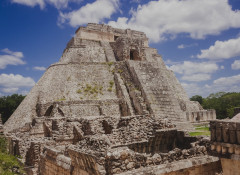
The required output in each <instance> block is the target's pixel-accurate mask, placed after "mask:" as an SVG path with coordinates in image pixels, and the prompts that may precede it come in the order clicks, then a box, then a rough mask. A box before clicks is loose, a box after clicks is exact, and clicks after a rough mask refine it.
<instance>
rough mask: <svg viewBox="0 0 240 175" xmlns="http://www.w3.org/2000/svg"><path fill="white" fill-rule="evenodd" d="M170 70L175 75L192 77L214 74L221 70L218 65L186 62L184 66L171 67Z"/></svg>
mask: <svg viewBox="0 0 240 175" xmlns="http://www.w3.org/2000/svg"><path fill="white" fill-rule="evenodd" d="M170 69H171V70H173V71H174V72H175V73H179V74H185V75H192V74H197V73H213V72H215V71H217V70H218V69H219V68H218V65H217V64H216V63H209V62H202V63H197V62H191V61H184V62H183V63H182V64H176V65H172V66H170Z"/></svg>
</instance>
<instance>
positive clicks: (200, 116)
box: [186, 110, 216, 122]
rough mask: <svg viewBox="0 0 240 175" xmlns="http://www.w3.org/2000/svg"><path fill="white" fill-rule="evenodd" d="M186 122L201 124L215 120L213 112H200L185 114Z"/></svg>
mask: <svg viewBox="0 0 240 175" xmlns="http://www.w3.org/2000/svg"><path fill="white" fill-rule="evenodd" d="M186 117H187V120H188V121H190V122H203V121H210V120H215V119H216V111H215V110H201V111H194V112H191V111H190V112H186Z"/></svg>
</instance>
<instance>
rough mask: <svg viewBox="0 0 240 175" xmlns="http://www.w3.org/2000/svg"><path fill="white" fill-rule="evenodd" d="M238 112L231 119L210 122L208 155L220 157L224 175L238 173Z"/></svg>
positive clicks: (239, 146)
mask: <svg viewBox="0 0 240 175" xmlns="http://www.w3.org/2000/svg"><path fill="white" fill-rule="evenodd" d="M239 116H240V113H238V115H237V116H236V117H237V119H236V118H234V117H233V118H232V119H231V120H228V119H225V120H214V121H211V122H210V131H211V151H210V152H209V153H210V155H213V156H217V157H220V160H221V165H222V169H223V173H224V175H225V174H226V175H237V174H239V173H240V170H239V167H240V121H239V118H238V117H239Z"/></svg>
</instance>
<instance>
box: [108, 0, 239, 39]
mask: <svg viewBox="0 0 240 175" xmlns="http://www.w3.org/2000/svg"><path fill="white" fill-rule="evenodd" d="M131 14H132V16H131V17H130V18H129V19H128V18H126V17H119V18H118V19H117V21H110V22H109V23H108V24H109V25H111V26H113V27H120V28H132V29H136V30H141V31H144V32H145V33H146V34H147V35H148V37H150V39H151V41H153V42H159V41H161V40H164V39H167V38H168V37H169V36H170V37H172V36H174V35H177V34H179V33H186V34H189V35H190V37H191V38H195V39H196V38H197V39H201V38H204V37H205V36H206V35H217V34H219V33H220V32H222V31H224V30H227V29H229V28H232V27H233V28H238V27H240V20H239V18H240V11H233V10H232V8H231V6H230V5H229V4H228V1H227V0H211V1H209V0H201V1H199V0H184V1H182V0H158V1H150V2H148V3H147V4H144V5H139V6H138V8H137V9H135V10H131Z"/></svg>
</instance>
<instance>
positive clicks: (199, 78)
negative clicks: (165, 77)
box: [181, 74, 211, 82]
mask: <svg viewBox="0 0 240 175" xmlns="http://www.w3.org/2000/svg"><path fill="white" fill-rule="evenodd" d="M181 79H182V80H186V81H196V82H198V81H206V80H210V79H211V75H210V74H192V75H184V76H182V78H181Z"/></svg>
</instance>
